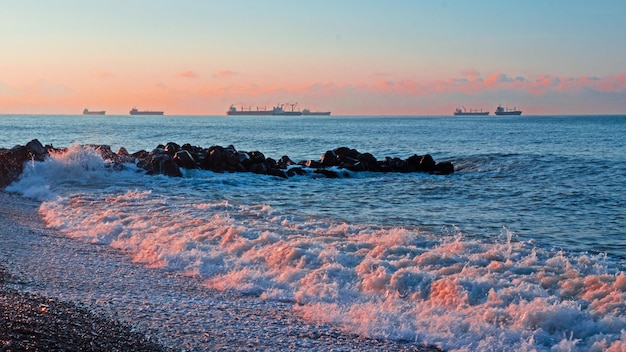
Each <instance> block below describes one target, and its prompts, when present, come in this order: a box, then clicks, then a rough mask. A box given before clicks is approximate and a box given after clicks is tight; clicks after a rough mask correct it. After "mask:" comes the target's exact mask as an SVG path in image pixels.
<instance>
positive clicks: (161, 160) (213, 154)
mask: <svg viewBox="0 0 626 352" xmlns="http://www.w3.org/2000/svg"><path fill="white" fill-rule="evenodd" d="M119 154H120V153H119V152H118V155H117V156H118V157H119ZM122 155H124V154H122ZM130 157H132V158H137V160H138V162H137V165H138V166H139V167H141V168H143V169H145V170H146V171H147V172H148V173H151V174H165V175H169V176H182V172H181V170H180V169H181V168H184V169H204V170H210V171H214V172H252V173H256V174H262V175H271V176H277V177H282V178H288V177H291V176H295V175H305V174H309V173H313V174H314V175H322V176H325V177H329V178H336V177H342V176H343V175H347V173H343V172H342V170H349V171H353V172H358V171H370V172H404V173H407V172H423V173H429V174H437V175H448V174H451V173H453V172H454V166H453V165H452V163H451V162H449V161H444V162H439V163H438V162H435V160H433V158H432V156H430V155H428V154H426V155H417V154H414V155H412V156H410V157H408V158H407V159H400V158H397V157H384V158H383V159H381V160H378V159H376V157H374V156H373V155H372V154H370V153H361V152H359V151H357V150H355V149H350V148H347V147H340V148H336V149H333V150H328V151H326V152H325V153H324V154H323V155H322V156H321V158H320V159H319V160H303V161H298V162H294V161H293V160H291V159H290V158H289V157H288V156H286V155H284V156H282V157H280V159H278V160H276V159H273V158H268V157H265V155H264V154H263V153H262V152H260V151H250V152H246V151H240V150H237V149H235V147H234V146H232V145H229V146H227V147H223V146H212V147H209V148H202V147H197V146H192V145H190V144H184V145H182V146H180V145H178V144H176V143H172V142H170V143H167V144H166V145H159V146H157V148H155V149H154V150H152V151H151V152H146V151H139V152H136V153H133V154H132V155H130ZM105 158H106V156H105Z"/></svg>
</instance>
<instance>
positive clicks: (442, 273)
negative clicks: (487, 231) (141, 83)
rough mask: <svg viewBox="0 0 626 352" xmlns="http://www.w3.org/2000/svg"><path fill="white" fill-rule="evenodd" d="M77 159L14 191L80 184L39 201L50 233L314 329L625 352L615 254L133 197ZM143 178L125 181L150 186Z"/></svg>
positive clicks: (624, 311) (261, 207) (621, 281)
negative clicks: (286, 305) (290, 315)
mask: <svg viewBox="0 0 626 352" xmlns="http://www.w3.org/2000/svg"><path fill="white" fill-rule="evenodd" d="M72 153H75V155H74V156H71V154H72ZM67 154H68V155H65V156H62V157H60V158H59V157H53V158H52V159H51V160H48V161H46V162H44V163H42V164H40V165H37V166H34V167H32V168H31V169H30V170H28V171H27V172H25V173H24V175H23V177H22V178H21V179H20V180H19V181H18V182H17V183H16V184H14V185H12V186H11V189H12V190H13V191H19V190H21V191H22V192H23V194H26V195H27V194H29V193H28V192H29V191H28V190H32V189H37V187H39V189H45V188H46V187H48V189H50V192H53V191H56V190H57V189H60V186H59V182H61V183H63V184H64V185H65V186H64V187H69V186H68V184H69V183H75V184H76V186H72V189H73V191H71V192H67V191H65V192H60V191H59V194H57V193H55V194H56V196H55V197H49V196H45V197H42V198H39V199H42V200H44V202H43V203H42V205H41V207H40V210H39V211H40V213H41V215H42V217H43V219H44V220H45V221H46V222H47V224H48V225H49V226H50V227H53V228H56V229H59V230H61V231H63V232H64V233H66V234H67V235H68V236H70V237H74V238H77V239H80V240H84V241H89V242H93V243H99V244H106V245H110V246H112V247H114V248H118V249H120V250H123V251H125V252H127V253H129V255H131V256H132V257H133V259H134V261H135V262H137V263H140V264H143V265H147V266H150V267H153V268H160V269H161V270H169V271H174V272H180V273H184V274H185V275H189V276H193V277H197V278H201V279H202V280H204V282H205V285H206V286H207V287H208V288H215V289H219V290H234V291H238V292H241V293H242V294H247V295H254V296H258V297H261V298H263V299H267V300H280V301H288V302H293V303H294V309H296V310H297V311H298V312H299V313H300V314H301V315H302V316H304V317H306V318H307V319H310V320H311V321H321V322H330V323H334V324H337V325H339V326H342V327H343V328H345V329H347V330H349V331H351V332H354V333H358V334H363V335H367V336H371V337H378V338H390V339H398V340H411V341H412V340H415V341H421V342H425V343H428V344H435V345H437V346H440V347H441V348H443V349H446V350H459V351H473V350H538V351H607V350H608V351H623V350H624V348H625V347H626V345H625V342H624V341H625V339H624V337H625V331H626V304H625V303H624V302H625V301H626V276H625V274H624V273H623V272H622V271H620V270H618V269H617V268H616V266H615V265H613V264H612V262H611V261H610V260H609V259H608V258H607V257H606V256H603V255H591V254H576V253H567V252H563V251H551V250H547V249H544V248H538V247H536V246H535V245H534V244H533V243H532V242H519V241H516V240H515V234H514V233H512V232H511V231H509V230H507V229H506V228H505V229H503V230H502V235H501V236H500V240H498V241H491V242H488V241H485V240H479V239H477V238H472V237H469V236H465V235H464V234H463V233H462V232H461V231H460V230H458V229H456V230H454V231H453V232H452V233H451V234H449V235H442V234H437V235H436V234H434V233H433V232H432V231H429V230H428V229H421V228H416V227H383V226H379V225H355V224H347V223H343V222H337V221H332V220H327V219H322V218H313V217H305V216H296V215H293V214H284V213H281V212H280V211H277V210H276V209H274V208H273V207H271V206H269V205H267V204H258V205H249V204H234V203H231V202H228V201H206V202H200V201H193V202H189V200H187V199H186V198H185V197H184V196H177V195H176V194H169V195H164V194H160V193H158V192H155V191H153V190H152V189H151V187H150V185H153V184H154V183H152V182H153V181H151V180H148V178H146V179H145V180H142V182H138V183H135V184H134V186H133V187H134V188H133V189H125V188H124V187H122V186H119V185H118V186H115V184H114V182H113V181H111V180H110V179H111V176H110V175H109V173H110V172H111V171H109V170H108V169H107V168H106V165H105V164H106V163H104V162H103V161H102V160H101V159H100V160H98V156H96V155H92V154H91V152H89V151H88V150H84V149H78V148H77V149H71V150H69V151H68V153H67ZM132 173H134V171H132V170H131V172H130V173H129V174H128V175H125V176H120V175H116V176H114V178H116V179H117V180H122V179H124V177H135V178H139V177H145V176H143V175H134V176H131V175H132ZM219 177H225V176H219ZM107 180H109V181H107ZM154 182H160V179H159V178H156V179H155V181H154ZM181 182H182V181H181ZM98 184H99V185H100V186H101V187H102V188H101V189H97V187H96V185H98ZM140 184H144V185H145V186H143V187H142V186H139V185H140ZM94 189H96V190H97V191H94ZM33 193H35V194H37V193H38V192H33ZM41 193H42V194H44V193H45V192H41ZM60 193H63V194H60Z"/></svg>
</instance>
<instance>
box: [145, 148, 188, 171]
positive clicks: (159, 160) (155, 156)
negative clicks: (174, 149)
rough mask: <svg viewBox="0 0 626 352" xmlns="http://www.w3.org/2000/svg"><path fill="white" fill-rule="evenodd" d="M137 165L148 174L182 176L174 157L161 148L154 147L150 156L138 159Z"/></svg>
mask: <svg viewBox="0 0 626 352" xmlns="http://www.w3.org/2000/svg"><path fill="white" fill-rule="evenodd" d="M137 166H138V167H141V168H143V169H145V170H146V171H147V172H148V174H162V175H166V176H173V177H182V176H183V174H182V172H181V171H180V169H179V168H178V164H176V161H174V158H172V157H171V156H170V155H169V154H167V153H165V152H164V151H162V150H161V149H155V150H154V151H153V152H152V153H150V156H148V157H147V158H145V159H142V160H140V161H139V163H137Z"/></svg>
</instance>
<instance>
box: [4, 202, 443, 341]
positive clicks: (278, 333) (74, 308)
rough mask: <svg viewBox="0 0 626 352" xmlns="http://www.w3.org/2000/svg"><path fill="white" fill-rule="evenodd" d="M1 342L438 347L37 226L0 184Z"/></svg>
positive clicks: (32, 210) (33, 210)
mask: <svg viewBox="0 0 626 352" xmlns="http://www.w3.org/2000/svg"><path fill="white" fill-rule="evenodd" d="M0 204H2V206H1V207H0V243H2V246H0V312H1V313H0V319H1V320H0V349H2V350H3V351H24V350H28V351H51V350H65V351H73V350H81V351H215V350H228V351H234V350H239V351H255V350H258V351H261V350H263V351H279V350H281V351H284V350H307V351H309V350H319V351H330V350H333V351H355V350H359V351H437V350H438V349H437V348H435V347H428V346H421V345H420V344H419V343H415V342H396V341H384V340H377V339H371V338H364V337H360V336H358V335H354V334H349V333H345V332H342V331H341V330H339V329H337V328H336V327H333V326H328V325H324V324H315V323H311V322H305V321H303V320H302V319H301V318H300V317H298V315H297V314H296V313H295V311H294V309H293V306H292V304H288V303H280V302H267V301H263V300H260V299H250V297H242V296H240V295H239V294H235V293H228V292H218V291H213V290H207V289H206V287H204V286H202V283H201V282H200V281H199V280H198V281H197V282H196V281H194V280H190V278H189V277H181V276H179V275H177V274H175V273H168V272H165V271H161V270H158V269H150V268H145V267H142V266H140V265H138V264H134V263H132V262H131V260H130V259H129V258H128V257H127V256H125V255H124V253H122V252H119V251H115V250H113V249H111V248H109V247H106V246H102V245H96V244H90V243H85V242H80V241H76V240H72V239H70V238H68V237H66V236H64V235H63V234H61V233H59V232H56V231H54V230H52V229H48V228H46V227H45V225H44V223H43V222H42V221H41V219H40V217H39V214H38V213H37V209H38V203H37V202H35V201H30V200H28V199H26V198H22V197H20V196H17V195H14V194H10V193H6V192H0Z"/></svg>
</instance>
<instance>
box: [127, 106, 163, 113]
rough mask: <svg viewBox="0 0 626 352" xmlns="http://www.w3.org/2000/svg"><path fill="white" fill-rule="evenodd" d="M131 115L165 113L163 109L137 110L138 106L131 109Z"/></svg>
mask: <svg viewBox="0 0 626 352" xmlns="http://www.w3.org/2000/svg"><path fill="white" fill-rule="evenodd" d="M130 114H131V115H163V111H150V110H143V111H142V110H137V108H136V107H133V108H132V109H130Z"/></svg>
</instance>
